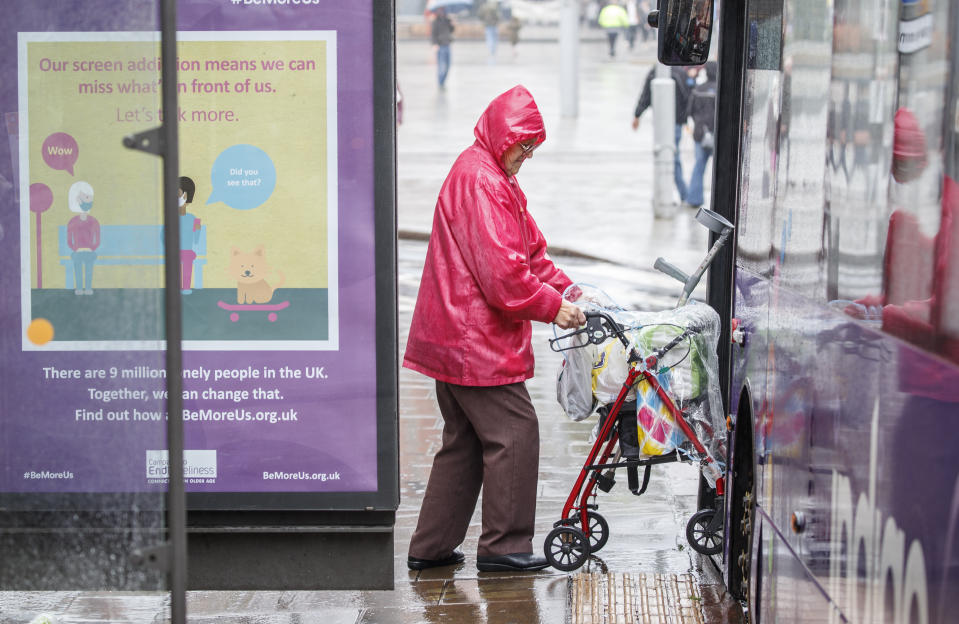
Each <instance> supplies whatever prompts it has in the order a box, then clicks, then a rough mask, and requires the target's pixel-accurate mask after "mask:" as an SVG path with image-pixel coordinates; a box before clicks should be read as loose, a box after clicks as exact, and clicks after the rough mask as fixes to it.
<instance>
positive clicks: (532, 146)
mask: <svg viewBox="0 0 959 624" xmlns="http://www.w3.org/2000/svg"><path fill="white" fill-rule="evenodd" d="M537 145H538V143H530V144H529V145H528V146H526V145H523V144H522V143H520V144H519V148H520V149H521V150H523V157H524V158H529V155H530V154H532V153H533V150H534V149H536V146H537Z"/></svg>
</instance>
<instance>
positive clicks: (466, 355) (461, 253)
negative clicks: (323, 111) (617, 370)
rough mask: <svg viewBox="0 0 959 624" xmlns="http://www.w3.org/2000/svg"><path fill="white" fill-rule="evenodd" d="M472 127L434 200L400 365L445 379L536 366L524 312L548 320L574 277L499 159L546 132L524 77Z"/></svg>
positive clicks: (475, 382) (505, 377)
mask: <svg viewBox="0 0 959 624" xmlns="http://www.w3.org/2000/svg"><path fill="white" fill-rule="evenodd" d="M473 134H474V135H475V136H476V141H475V142H474V143H473V145H471V146H470V147H468V148H467V149H466V150H465V151H464V152H463V153H462V154H460V156H459V158H457V159H456V162H455V163H453V167H452V169H451V170H450V173H449V175H448V176H447V177H446V181H445V182H444V184H443V187H442V189H441V190H440V194H439V199H438V200H437V202H436V209H435V213H434V217H433V231H432V234H431V236H430V243H429V249H428V251H427V254H426V265H425V267H424V268H423V278H422V281H421V283H420V291H419V297H418V299H417V301H416V308H415V310H414V312H413V322H412V325H411V327H410V334H409V340H408V341H407V347H406V355H405V358H404V360H403V365H404V366H405V367H407V368H411V369H413V370H415V371H419V372H421V373H423V374H424V375H427V376H429V377H432V378H434V379H438V380H440V381H445V382H447V383H452V384H458V385H464V386H496V385H504V384H510V383H516V382H520V381H525V380H526V379H529V378H530V377H532V376H533V351H532V347H531V344H530V339H531V336H532V327H531V324H530V321H531V320H534V321H542V322H544V323H549V322H551V321H552V320H553V319H554V318H555V317H556V313H557V312H558V311H559V308H560V303H561V294H560V293H562V292H563V290H565V289H566V287H567V286H569V285H570V283H571V282H570V279H569V278H568V277H567V276H566V274H565V273H563V272H562V271H560V270H559V269H558V268H556V266H555V265H553V262H552V260H550V258H549V256H548V255H547V254H546V241H545V240H544V239H543V235H542V234H541V233H540V231H539V228H537V227H536V223H535V222H534V221H533V218H532V217H531V216H530V215H529V213H527V211H526V196H525V195H524V194H523V192H522V191H521V190H520V188H519V184H518V183H517V182H516V179H515V177H509V176H507V175H506V172H505V171H504V169H503V166H502V165H501V162H500V161H501V158H502V156H503V153H504V152H506V150H507V149H509V148H510V147H511V146H513V145H514V144H516V143H518V142H521V141H526V140H529V139H533V138H535V139H536V141H537V143H541V142H542V141H543V140H545V138H546V133H545V129H544V126H543V118H542V116H541V115H540V113H539V109H538V108H537V107H536V102H534V101H533V96H532V95H530V93H529V91H527V90H526V89H525V88H524V87H522V86H516V87H513V88H512V89H510V90H509V91H507V92H506V93H503V94H502V95H500V96H499V97H497V98H496V99H495V100H493V101H492V102H491V103H490V105H489V106H488V107H487V108H486V111H484V112H483V114H482V116H481V117H480V119H479V121H478V122H477V124H476V128H475V129H474V131H473Z"/></svg>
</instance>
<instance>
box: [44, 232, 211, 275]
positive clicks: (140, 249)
mask: <svg viewBox="0 0 959 624" xmlns="http://www.w3.org/2000/svg"><path fill="white" fill-rule="evenodd" d="M58 249H59V256H60V264H62V265H63V269H64V278H65V280H66V288H67V289H68V290H73V289H74V274H73V259H72V258H71V257H70V254H72V253H73V250H72V249H70V246H69V245H67V226H65V225H61V226H60V227H59V228H58ZM96 252H97V259H96V262H95V265H96V266H103V265H113V266H138V265H142V266H157V265H162V264H163V226H162V225H101V226H100V246H99V247H98V248H97V249H96ZM205 264H206V226H205V225H202V226H200V241H199V243H198V244H197V246H196V260H194V261H193V288H203V266H204V265H205Z"/></svg>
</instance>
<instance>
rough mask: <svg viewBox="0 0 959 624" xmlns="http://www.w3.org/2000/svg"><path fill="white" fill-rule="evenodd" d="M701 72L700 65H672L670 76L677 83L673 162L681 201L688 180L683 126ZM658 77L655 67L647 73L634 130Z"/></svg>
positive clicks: (635, 116) (634, 113) (637, 108)
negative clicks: (681, 156) (682, 145)
mask: <svg viewBox="0 0 959 624" xmlns="http://www.w3.org/2000/svg"><path fill="white" fill-rule="evenodd" d="M698 73H699V68H698V67H688V68H687V67H672V68H670V72H669V77H670V78H672V79H673V82H674V83H675V85H676V129H675V137H676V141H675V145H676V151H675V154H674V157H675V158H674V164H673V181H674V182H675V183H676V191H677V192H678V193H679V201H680V202H684V201H686V181H685V179H684V178H683V163H682V161H681V160H680V159H679V141H680V139H682V137H683V128H684V127H685V125H686V108H687V106H688V105H689V94H690V93H691V92H692V90H693V86H694V85H695V84H696V75H697V74H698ZM655 77H656V68H655V67H653V68H652V69H651V70H649V73H648V74H646V82H644V83H643V91H642V93H640V95H639V101H638V102H636V110H635V111H633V130H637V129H638V128H639V118H640V117H641V116H642V114H643V113H644V112H645V111H646V109H647V108H649V107H650V105H652V103H653V87H652V85H653V78H655Z"/></svg>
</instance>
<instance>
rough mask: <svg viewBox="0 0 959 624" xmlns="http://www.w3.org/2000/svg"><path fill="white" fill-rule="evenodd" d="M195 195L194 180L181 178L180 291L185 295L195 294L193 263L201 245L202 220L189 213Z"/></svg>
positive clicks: (178, 199)
mask: <svg viewBox="0 0 959 624" xmlns="http://www.w3.org/2000/svg"><path fill="white" fill-rule="evenodd" d="M194 193H196V184H195V183H194V182H193V180H192V179H190V178H188V177H186V176H181V177H180V191H179V196H178V198H177V201H178V203H179V206H180V289H181V292H182V293H183V294H184V295H189V294H190V293H192V292H193V290H192V284H193V261H194V260H196V246H197V245H198V244H199V243H200V220H199V219H198V218H197V217H196V215H193V214H191V213H189V212H187V208H188V207H189V205H190V204H191V203H192V202H193V195H194Z"/></svg>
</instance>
